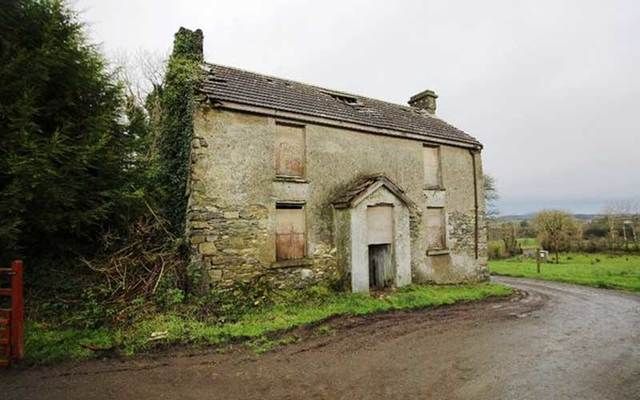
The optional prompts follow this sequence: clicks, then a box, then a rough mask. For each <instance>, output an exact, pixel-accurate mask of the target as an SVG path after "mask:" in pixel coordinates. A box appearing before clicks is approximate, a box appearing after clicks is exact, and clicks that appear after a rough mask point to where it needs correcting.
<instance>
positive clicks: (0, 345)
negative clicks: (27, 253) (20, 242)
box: [0, 260, 24, 367]
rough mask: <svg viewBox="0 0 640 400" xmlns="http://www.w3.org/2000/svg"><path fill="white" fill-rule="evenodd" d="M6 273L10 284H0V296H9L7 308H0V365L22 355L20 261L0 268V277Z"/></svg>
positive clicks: (16, 360) (7, 364) (22, 319)
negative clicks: (3, 285)
mask: <svg viewBox="0 0 640 400" xmlns="http://www.w3.org/2000/svg"><path fill="white" fill-rule="evenodd" d="M7 275H8V276H9V283H10V286H9V287H1V286H0V297H9V300H10V306H9V308H0V367H2V366H4V367H7V366H9V365H11V363H12V362H18V361H20V360H22V358H23V357H24V297H23V293H22V284H23V282H22V261H20V260H16V261H13V262H12V263H11V268H0V277H2V276H7ZM5 280H6V279H2V280H0V282H3V281H5ZM0 285H1V283H0Z"/></svg>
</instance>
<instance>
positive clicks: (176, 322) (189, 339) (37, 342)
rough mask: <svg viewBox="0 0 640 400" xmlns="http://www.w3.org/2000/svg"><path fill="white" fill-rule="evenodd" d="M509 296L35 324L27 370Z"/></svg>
mask: <svg viewBox="0 0 640 400" xmlns="http://www.w3.org/2000/svg"><path fill="white" fill-rule="evenodd" d="M511 293H512V290H511V289H510V288H508V287H506V286H503V285H497V284H490V283H482V284H473V285H471V284H470V285H450V286H427V285H424V286H421V285H413V286H409V287H405V288H402V289H399V290H396V291H393V292H389V293H387V294H384V295H382V296H377V297H370V296H368V295H363V294H354V293H336V292H333V291H331V290H330V289H328V288H327V287H323V286H315V287H310V288H308V289H305V290H296V291H282V292H281V293H280V296H281V297H280V299H279V300H278V302H274V303H272V304H269V305H260V304H259V305H256V306H255V308H253V309H248V310H247V311H246V312H245V313H244V314H236V315H234V316H233V318H231V319H230V320H227V321H222V320H221V319H220V318H207V317H203V316H202V314H200V313H199V310H198V308H197V307H194V306H193V305H183V306H181V307H176V308H175V309H174V310H171V311H165V312H156V313H153V314H149V315H148V316H147V317H146V318H141V319H140V320H138V321H136V322H135V323H133V324H131V325H130V326H128V327H120V328H109V327H103V328H96V329H82V328H66V329H65V328H60V327H59V326H58V325H55V324H47V323H43V322H33V321H32V322H29V323H28V326H27V330H26V356H27V362H28V363H29V364H47V363H54V362H59V361H63V360H70V359H75V360H82V359H88V358H96V357H110V356H129V355H133V354H136V353H140V352H145V351H151V350H154V349H159V348H163V347H167V346H172V345H179V344H182V345H187V344H188V345H207V346H210V345H222V344H224V343H228V342H231V341H236V342H237V341H254V343H253V346H254V347H255V348H256V350H257V351H258V352H261V351H268V349H269V348H272V347H273V346H277V345H279V344H278V343H279V339H278V340H269V339H265V338H268V337H270V336H269V335H271V334H274V333H276V332H281V331H286V330H288V329H292V328H295V327H299V326H303V325H308V324H314V323H318V322H320V321H323V320H326V319H328V318H331V317H334V316H339V315H366V314H373V313H379V312H386V311H394V310H410V309H420V308H426V307H435V306H440V305H445V304H453V303H456V302H459V301H475V300H481V299H484V298H487V297H490V296H507V295H509V294H511ZM236 294H237V293H236ZM233 295H234V294H232V296H233ZM285 339H286V341H289V340H294V339H293V338H286V337H285V338H283V339H282V340H285ZM271 342H275V343H271Z"/></svg>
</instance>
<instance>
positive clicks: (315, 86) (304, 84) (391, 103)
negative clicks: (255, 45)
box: [203, 61, 431, 116]
mask: <svg viewBox="0 0 640 400" xmlns="http://www.w3.org/2000/svg"><path fill="white" fill-rule="evenodd" d="M203 64H206V65H211V66H215V67H222V68H228V69H234V70H236V71H241V72H245V73H248V74H253V75H259V76H262V77H265V78H271V79H277V80H279V81H285V82H290V83H295V84H297V85H303V86H308V87H311V88H314V89H318V90H321V91H329V92H335V93H336V94H342V95H345V96H353V97H357V98H361V99H366V100H370V101H376V102H379V103H385V104H389V105H392V106H395V107H402V108H404V109H406V110H408V111H414V112H419V111H418V109H416V108H415V107H411V106H410V105H407V104H401V103H394V102H392V101H387V100H380V99H376V98H373V97H369V96H363V95H361V94H356V93H350V92H345V91H343V90H336V89H331V88H328V87H322V86H318V85H314V84H311V83H306V82H301V81H294V80H292V79H287V78H282V77H279V76H275V75H269V74H265V73H262V72H255V71H250V70H248V69H244V68H238V67H233V66H230V65H223V64H217V63H211V62H207V61H204V62H203ZM427 116H431V115H427Z"/></svg>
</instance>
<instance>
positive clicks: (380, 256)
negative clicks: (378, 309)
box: [369, 244, 393, 289]
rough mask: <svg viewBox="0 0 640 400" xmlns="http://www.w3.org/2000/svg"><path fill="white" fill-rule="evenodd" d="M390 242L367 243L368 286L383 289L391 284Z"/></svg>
mask: <svg viewBox="0 0 640 400" xmlns="http://www.w3.org/2000/svg"><path fill="white" fill-rule="evenodd" d="M392 268H393V263H392V262H391V245H390V244H372V245H369V287H370V288H372V289H384V288H385V287H390V286H391V285H392V284H393V271H392Z"/></svg>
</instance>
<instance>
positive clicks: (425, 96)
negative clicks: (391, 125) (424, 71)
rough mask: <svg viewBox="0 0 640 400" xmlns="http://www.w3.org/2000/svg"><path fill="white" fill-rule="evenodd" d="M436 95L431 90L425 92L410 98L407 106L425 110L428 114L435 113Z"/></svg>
mask: <svg viewBox="0 0 640 400" xmlns="http://www.w3.org/2000/svg"><path fill="white" fill-rule="evenodd" d="M437 98H438V95H437V94H436V92H434V91H433V90H425V91H424V92H420V93H418V94H416V95H415V96H411V98H410V99H409V105H410V106H411V107H415V108H420V109H423V110H426V111H427V112H428V113H429V114H435V113H436V99H437Z"/></svg>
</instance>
